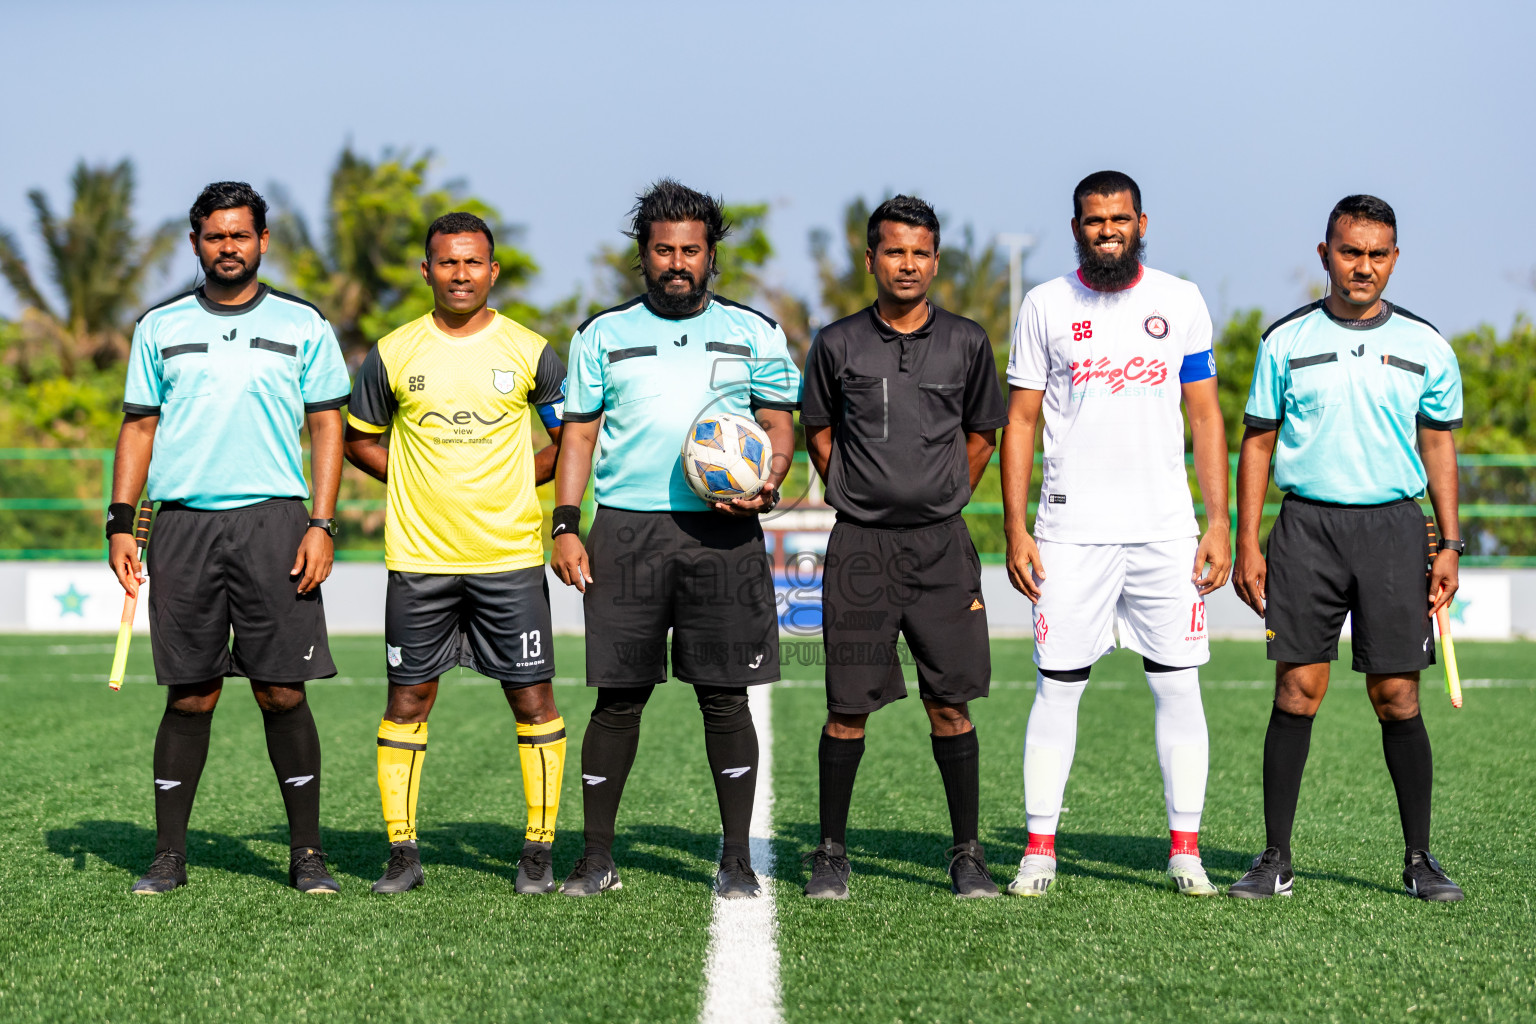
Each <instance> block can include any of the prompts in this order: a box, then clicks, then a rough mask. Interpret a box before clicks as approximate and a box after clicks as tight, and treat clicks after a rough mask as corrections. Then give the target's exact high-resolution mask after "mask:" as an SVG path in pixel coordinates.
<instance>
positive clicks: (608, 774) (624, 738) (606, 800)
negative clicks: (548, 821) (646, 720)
mask: <svg viewBox="0 0 1536 1024" xmlns="http://www.w3.org/2000/svg"><path fill="white" fill-rule="evenodd" d="M654 689H655V687H653V686H636V687H616V686H603V687H599V688H598V691H597V705H596V706H595V707H594V708H593V709H592V720H591V722H590V723H589V724H588V725H587V734H586V735H585V736H583V737H582V740H581V783H582V785H581V813H582V833H583V835H584V837H585V840H586V850H585V853H584V854H583V856H592V855H594V854H596V855H599V856H602V857H607V858H610V859H611V858H612V856H613V832H614V826H615V822H617V820H618V817H619V800H620V798H621V797H623V795H624V782H625V780H626V779H628V778H629V770H630V768H632V767H634V764H635V751H636V750H638V749H639V747H640V715H641V713H642V712H644V711H645V702H646V701H647V700H649V699H650V696H651V691H652V690H654Z"/></svg>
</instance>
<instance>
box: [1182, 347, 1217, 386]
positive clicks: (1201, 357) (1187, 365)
mask: <svg viewBox="0 0 1536 1024" xmlns="http://www.w3.org/2000/svg"><path fill="white" fill-rule="evenodd" d="M1214 376H1216V351H1215V349H1209V348H1208V349H1206V350H1205V351H1204V352H1195V353H1192V354H1190V355H1187V356H1185V357H1184V362H1183V363H1181V364H1180V365H1179V383H1180V384H1193V383H1194V382H1195V381H1197V380H1206V379H1208V378H1211V377H1214Z"/></svg>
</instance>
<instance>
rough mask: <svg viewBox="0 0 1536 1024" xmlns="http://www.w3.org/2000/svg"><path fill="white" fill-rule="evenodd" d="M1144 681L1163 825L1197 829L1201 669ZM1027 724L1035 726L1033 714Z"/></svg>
mask: <svg viewBox="0 0 1536 1024" xmlns="http://www.w3.org/2000/svg"><path fill="white" fill-rule="evenodd" d="M1057 685H1061V684H1057ZM1147 685H1148V686H1150V687H1151V688H1152V699H1153V701H1154V702H1155V704H1156V706H1157V717H1156V722H1157V763H1158V764H1159V765H1160V766H1161V767H1162V769H1163V802H1164V803H1165V804H1167V807H1168V827H1169V828H1170V829H1172V830H1173V831H1175V832H1198V831H1200V812H1201V811H1202V810H1204V809H1205V777H1206V773H1207V771H1208V770H1209V767H1210V754H1211V744H1210V737H1209V734H1208V733H1207V732H1206V729H1205V707H1204V705H1203V704H1201V703H1200V670H1199V669H1193V668H1181V669H1178V670H1176V671H1173V672H1148V673H1147ZM1030 727H1031V728H1033V727H1034V715H1033V713H1031V715H1030ZM1026 774H1027V773H1026Z"/></svg>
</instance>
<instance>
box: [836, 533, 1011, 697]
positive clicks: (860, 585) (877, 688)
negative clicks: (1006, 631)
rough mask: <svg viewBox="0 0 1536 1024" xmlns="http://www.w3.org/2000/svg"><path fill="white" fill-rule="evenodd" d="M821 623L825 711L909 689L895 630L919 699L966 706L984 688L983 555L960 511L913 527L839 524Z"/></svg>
mask: <svg viewBox="0 0 1536 1024" xmlns="http://www.w3.org/2000/svg"><path fill="white" fill-rule="evenodd" d="M821 622H822V627H821V628H822V638H823V642H824V643H825V644H826V648H827V709H828V710H830V711H836V712H839V713H841V714H846V715H861V714H866V713H868V712H871V711H875V710H877V709H879V708H883V707H885V705H887V704H889V703H891V702H892V701H897V700H901V699H902V698H903V697H905V696H906V695H907V684H906V683H905V681H903V679H902V675H901V662H900V660H899V656H898V649H897V646H896V637H897V634H898V633H900V634H901V635H903V636H905V637H906V640H907V647H908V649H909V650H911V652H912V659H913V661H915V662H916V663H917V690H918V694H919V695H920V696H921V697H922V698H923V699H924V700H929V701H933V702H934V703H936V704H949V705H956V704H964V703H965V702H966V701H971V700H976V699H977V698H979V697H985V696H986V695H987V693H988V691H989V689H990V687H991V681H992V651H991V648H990V647H989V646H988V642H987V610H986V606H985V603H984V602H983V601H982V599H981V559H980V558H978V557H977V556H976V547H975V545H973V544H972V543H971V535H970V532H969V531H968V530H966V528H965V521H964V520H963V519H961V518H960V517H959V516H955V517H954V518H953V519H946V520H944V521H943V522H941V523H936V524H934V525H932V526H923V527H917V528H913V529H874V528H871V527H866V526H858V525H855V524H853V523H848V522H838V523H837V525H835V526H834V527H833V528H832V536H831V537H830V538H829V539H828V541H827V560H826V564H825V568H824V570H823V574H822V580H821Z"/></svg>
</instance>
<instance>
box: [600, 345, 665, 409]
mask: <svg viewBox="0 0 1536 1024" xmlns="http://www.w3.org/2000/svg"><path fill="white" fill-rule="evenodd" d="M656 359H657V355H656V346H655V345H639V346H635V347H633V348H619V349H610V350H609V352H608V370H607V380H606V381H604V387H605V389H606V390H607V392H608V394H607V405H608V406H609V407H610V408H612V407H613V406H617V405H628V404H629V403H630V402H643V401H646V400H647V399H651V398H655V397H656V396H658V395H660V394H661V381H660V378H659V377H658V376H657V373H656Z"/></svg>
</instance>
